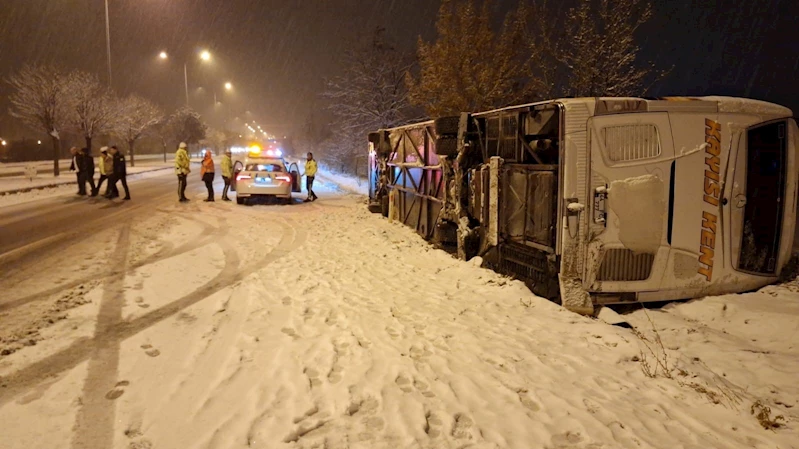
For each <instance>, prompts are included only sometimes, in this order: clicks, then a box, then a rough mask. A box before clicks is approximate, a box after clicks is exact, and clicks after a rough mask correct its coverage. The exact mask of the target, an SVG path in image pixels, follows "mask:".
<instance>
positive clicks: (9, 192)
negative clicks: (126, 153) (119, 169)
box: [0, 167, 174, 196]
mask: <svg viewBox="0 0 799 449" xmlns="http://www.w3.org/2000/svg"><path fill="white" fill-rule="evenodd" d="M161 170H174V167H159V168H153V169H150V170H142V171H140V172H136V173H131V174H130V175H128V177H130V176H136V175H140V174H142V173H151V172H155V171H161ZM70 184H76V185H77V184H78V181H75V180H72V181H63V182H60V181H59V182H52V183H50V184H44V185H40V186H33V187H23V188H21V189H14V190H6V191H3V192H0V196H5V195H15V194H17V193H26V192H32V191H34V190H44V189H52V188H55V187H60V186H65V185H70Z"/></svg>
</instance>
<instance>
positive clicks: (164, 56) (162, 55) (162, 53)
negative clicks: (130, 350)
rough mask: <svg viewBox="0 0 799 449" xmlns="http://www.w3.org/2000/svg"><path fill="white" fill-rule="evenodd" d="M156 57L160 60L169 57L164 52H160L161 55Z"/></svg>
mask: <svg viewBox="0 0 799 449" xmlns="http://www.w3.org/2000/svg"><path fill="white" fill-rule="evenodd" d="M158 57H159V58H161V59H166V58H168V57H169V55H167V54H166V52H165V51H162V52H161V53H160V54H159V55H158Z"/></svg>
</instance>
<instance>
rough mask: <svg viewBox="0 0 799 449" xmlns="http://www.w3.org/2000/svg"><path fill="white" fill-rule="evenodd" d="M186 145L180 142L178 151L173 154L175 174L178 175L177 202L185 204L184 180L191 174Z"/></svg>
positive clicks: (186, 199)
mask: <svg viewBox="0 0 799 449" xmlns="http://www.w3.org/2000/svg"><path fill="white" fill-rule="evenodd" d="M186 148H188V145H186V142H180V145H178V151H176V152H175V174H177V175H178V201H180V202H181V203H185V202H186V201H189V199H188V198H186V178H187V177H188V176H189V173H191V167H189V165H190V164H191V160H190V159H189V151H188V150H187V149H186Z"/></svg>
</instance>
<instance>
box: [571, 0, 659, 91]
mask: <svg viewBox="0 0 799 449" xmlns="http://www.w3.org/2000/svg"><path fill="white" fill-rule="evenodd" d="M651 17H652V5H651V4H650V2H649V0H581V2H580V4H579V6H577V7H576V8H571V9H570V10H569V12H568V15H567V22H566V27H565V28H566V30H567V36H568V39H569V44H566V45H560V46H559V47H560V48H559V51H558V59H559V60H560V62H562V63H563V64H565V66H566V69H567V70H568V80H569V82H568V88H567V90H568V93H569V94H571V95H574V96H592V97H593V96H602V95H608V96H626V95H642V94H643V93H644V91H645V90H646V88H645V86H644V85H645V83H646V81H647V79H648V78H650V77H653V76H654V77H655V78H656V79H655V80H652V81H653V82H654V81H656V80H657V79H660V78H661V77H662V76H664V75H665V72H657V71H656V70H655V67H654V65H653V64H652V63H646V64H644V65H639V64H637V61H636V59H637V58H638V55H639V53H640V50H641V49H640V46H639V45H638V43H637V42H636V38H635V33H636V32H637V31H638V29H639V27H640V26H641V25H643V24H644V23H646V22H647V21H648V20H649V19H650V18H651Z"/></svg>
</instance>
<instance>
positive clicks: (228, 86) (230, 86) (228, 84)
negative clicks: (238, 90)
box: [225, 83, 233, 90]
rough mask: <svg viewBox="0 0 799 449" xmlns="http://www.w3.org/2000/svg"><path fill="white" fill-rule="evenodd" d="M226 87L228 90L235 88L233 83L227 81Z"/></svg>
mask: <svg viewBox="0 0 799 449" xmlns="http://www.w3.org/2000/svg"><path fill="white" fill-rule="evenodd" d="M225 89H227V90H230V89H233V85H232V84H230V83H225Z"/></svg>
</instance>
